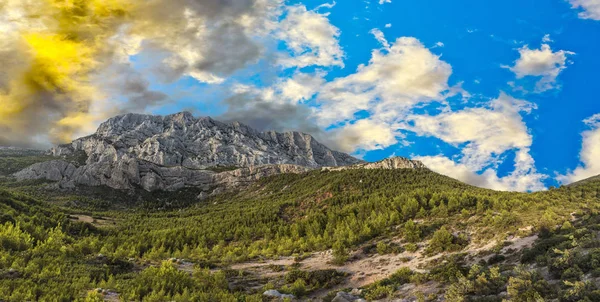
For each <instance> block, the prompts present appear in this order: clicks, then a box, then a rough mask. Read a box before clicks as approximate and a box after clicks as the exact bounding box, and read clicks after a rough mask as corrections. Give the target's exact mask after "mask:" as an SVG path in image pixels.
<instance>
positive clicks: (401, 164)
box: [323, 157, 427, 171]
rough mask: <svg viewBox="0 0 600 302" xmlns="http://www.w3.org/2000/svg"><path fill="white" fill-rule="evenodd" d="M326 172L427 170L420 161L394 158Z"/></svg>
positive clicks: (325, 168) (327, 168)
mask: <svg viewBox="0 0 600 302" xmlns="http://www.w3.org/2000/svg"><path fill="white" fill-rule="evenodd" d="M323 169H324V170H330V171H342V170H350V169H366V170H374V169H384V170H394V169H427V166H425V165H424V164H423V163H422V162H420V161H418V160H410V159H407V158H404V157H392V158H387V159H384V160H382V161H378V162H374V163H361V164H356V165H352V166H345V167H324V168H323Z"/></svg>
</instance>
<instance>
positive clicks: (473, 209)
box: [0, 169, 600, 301]
mask: <svg viewBox="0 0 600 302" xmlns="http://www.w3.org/2000/svg"><path fill="white" fill-rule="evenodd" d="M0 186H2V187H3V189H0V207H1V209H2V211H1V212H2V215H1V216H0V224H1V225H2V226H1V229H0V300H7V301H28V300H40V301H56V300H60V301H71V300H78V299H79V300H87V301H101V300H102V299H108V300H111V299H112V300H118V299H121V300H124V301H137V300H144V301H169V300H175V301H263V299H267V298H266V297H265V296H263V295H262V294H263V292H265V291H266V290H270V289H275V290H278V291H279V292H281V293H286V294H293V295H294V296H295V297H296V298H300V299H312V298H314V299H316V298H323V299H325V300H331V299H332V298H333V297H334V296H335V294H336V292H339V291H341V290H344V289H347V290H351V289H352V287H348V288H347V287H346V286H347V285H349V284H351V283H348V282H350V281H349V280H354V279H351V278H354V277H353V276H352V274H353V271H351V270H350V269H349V267H350V266H351V265H352V263H354V262H356V261H363V260H365V259H371V258H375V257H384V256H383V255H386V256H385V257H391V258H390V259H399V260H398V261H397V263H396V266H395V267H398V269H399V270H398V271H397V272H395V273H394V272H389V274H387V275H386V276H388V277H387V278H384V279H382V280H375V281H374V282H371V283H369V284H364V285H362V284H363V283H365V282H366V281H365V282H362V283H360V284H361V286H360V288H357V290H355V291H353V294H355V295H358V296H362V297H363V298H366V299H367V300H375V299H386V298H391V297H394V296H396V297H404V296H406V297H413V298H414V299H417V298H418V299H421V300H422V301H426V300H431V301H435V300H438V299H443V298H445V299H446V301H502V299H507V300H509V301H542V299H543V300H552V299H559V300H560V301H598V299H599V297H600V296H599V293H598V289H597V287H596V286H597V285H596V284H597V283H598V282H597V280H598V279H595V278H597V277H600V256H599V255H600V250H599V249H598V247H600V241H599V240H598V234H599V233H598V232H599V231H600V217H598V216H596V215H597V213H598V209H599V208H600V202H599V201H600V199H599V197H600V182H597V181H590V182H585V183H582V184H581V185H577V186H569V187H562V188H559V189H552V190H549V191H546V192H539V193H533V194H525V193H508V192H494V191H491V190H485V189H480V188H475V187H472V186H468V185H465V184H463V183H460V182H458V181H456V180H453V179H451V178H448V177H445V176H442V175H439V174H436V173H433V172H431V171H429V170H427V169H416V170H408V169H402V170H360V169H358V170H346V171H337V172H327V171H313V172H309V173H305V174H299V175H296V174H284V175H278V176H273V177H270V178H266V179H263V180H261V181H259V182H258V183H256V184H255V185H253V186H252V187H251V188H249V189H247V190H244V191H240V192H229V193H223V194H221V195H218V196H216V197H213V198H209V199H205V200H202V201H198V199H196V193H197V192H194V191H193V190H184V191H181V192H177V193H170V194H164V195H161V194H160V193H158V194H152V195H143V194H142V195H140V194H135V193H133V192H120V191H114V190H109V189H106V188H103V189H98V188H95V189H92V188H90V189H89V190H86V189H85V188H80V189H78V190H76V191H61V190H55V189H51V187H48V184H47V183H18V182H15V181H14V180H12V179H10V178H4V179H2V182H1V183H0ZM98 190H103V191H98ZM535 235H537V236H539V239H537V240H536V241H535V244H534V245H533V246H532V247H530V248H517V247H515V248H514V249H511V246H510V245H508V244H509V243H510V240H509V239H510V238H522V237H528V238H534V239H533V240H532V242H533V241H534V240H535V238H538V237H531V236H535ZM485 246H487V247H489V248H487V249H480V247H485ZM474 247H477V248H478V249H474ZM328 250H330V252H331V257H330V259H329V263H328V265H331V266H332V267H333V268H332V269H314V268H310V267H308V266H307V265H305V264H303V263H305V262H306V263H308V262H310V261H311V259H315V257H316V255H318V253H319V252H323V251H328ZM475 251H477V253H476V252H475ZM315 252H317V253H315ZM416 255H418V257H420V259H423V261H422V264H421V265H420V266H419V267H410V266H409V265H408V264H409V263H412V262H410V261H411V259H409V258H411V257H414V258H416V257H417V256H416ZM394 257H395V258H394ZM277 259H280V260H281V259H292V261H293V263H291V264H289V265H271V266H269V267H268V268H269V269H270V270H271V273H268V274H257V273H256V272H254V271H252V270H246V269H243V268H242V269H232V267H235V265H236V264H240V263H251V264H252V263H254V264H257V265H259V264H260V263H261V262H265V263H269V261H275V260H277ZM361 259H362V260H361ZM403 263H406V264H403ZM248 267H250V266H248ZM265 267H266V266H265ZM315 280H317V281H315ZM407 284H409V285H410V288H412V290H407V288H409V287H408V286H407ZM432 287H435V290H430V289H431V288H432Z"/></svg>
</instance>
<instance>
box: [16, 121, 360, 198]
mask: <svg viewBox="0 0 600 302" xmlns="http://www.w3.org/2000/svg"><path fill="white" fill-rule="evenodd" d="M51 153H52V154H53V155H55V156H57V157H80V155H81V154H84V155H85V157H87V159H86V160H85V164H84V165H81V166H79V167H75V166H74V165H73V164H71V163H69V162H67V161H51V162H45V163H40V164H35V165H33V166H31V167H29V168H27V169H25V170H23V171H21V172H18V173H16V174H15V176H16V177H17V178H18V179H21V180H22V179H48V180H52V181H58V182H59V185H60V186H61V187H73V186H77V185H84V186H102V185H104V186H108V187H111V188H115V189H132V188H134V187H136V186H139V187H142V188H144V189H145V190H148V191H155V190H168V191H174V190H178V189H181V188H183V187H192V186H193V187H202V188H206V189H207V190H208V189H209V188H211V187H213V188H214V187H218V186H219V185H223V186H230V187H235V186H238V185H242V184H244V183H248V182H252V181H254V180H256V179H258V178H261V177H265V176H270V175H274V174H279V173H302V172H305V171H308V170H309V169H314V168H319V167H324V166H346V165H352V164H357V163H362V161H360V160H358V159H356V158H354V157H352V156H350V155H347V154H344V153H341V152H336V151H332V150H330V149H328V148H327V147H326V146H324V145H322V144H321V143H319V142H317V141H316V140H315V139H314V138H313V137H312V136H310V135H308V134H304V133H299V132H286V133H277V132H273V131H270V132H258V131H256V130H254V129H252V128H250V127H248V126H245V125H243V124H240V123H231V124H226V123H221V122H218V121H215V120H213V119H211V118H209V117H205V118H199V119H197V118H194V117H193V116H192V115H191V114H190V113H178V114H174V115H168V116H152V115H141V114H127V115H123V116H118V117H114V118H111V119H109V120H108V121H106V122H104V123H103V124H102V125H100V127H99V128H98V130H97V131H96V133H94V134H92V135H90V136H87V137H83V138H80V139H77V140H75V141H73V142H72V143H70V144H67V145H61V146H58V147H56V148H53V149H52V150H51ZM222 170H226V171H222ZM216 171H222V172H220V173H217V172H216Z"/></svg>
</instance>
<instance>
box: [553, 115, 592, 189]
mask: <svg viewBox="0 0 600 302" xmlns="http://www.w3.org/2000/svg"><path fill="white" fill-rule="evenodd" d="M583 122H584V123H585V124H586V125H587V126H588V127H590V129H589V130H587V131H584V132H583V133H582V134H581V136H582V138H583V143H582V146H581V152H580V154H579V158H580V160H581V165H580V166H579V167H577V168H576V169H575V170H574V171H572V172H570V173H567V174H566V175H560V176H559V177H558V180H559V181H560V182H562V183H572V182H575V181H579V180H582V179H586V178H589V177H592V176H596V175H599V174H600V114H595V115H593V116H591V117H589V118H587V119H585V120H584V121H583Z"/></svg>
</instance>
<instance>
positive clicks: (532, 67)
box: [509, 36, 574, 92]
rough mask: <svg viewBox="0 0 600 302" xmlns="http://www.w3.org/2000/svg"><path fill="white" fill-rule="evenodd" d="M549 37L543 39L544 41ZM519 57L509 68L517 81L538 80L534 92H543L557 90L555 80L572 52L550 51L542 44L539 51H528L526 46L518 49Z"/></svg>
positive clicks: (547, 46) (546, 45) (548, 47)
mask: <svg viewBox="0 0 600 302" xmlns="http://www.w3.org/2000/svg"><path fill="white" fill-rule="evenodd" d="M547 39H549V36H546V37H544V40H547ZM519 54H520V57H519V59H518V60H517V61H516V62H515V65H514V66H512V67H509V68H510V70H511V71H512V72H514V73H515V74H516V76H517V79H522V78H525V77H538V78H540V79H539V80H538V81H537V83H536V86H535V91H536V92H544V91H547V90H550V89H554V88H557V86H556V78H557V77H558V75H559V74H560V73H561V72H562V71H563V70H564V69H566V68H567V57H568V55H573V54H574V53H573V52H569V51H564V50H559V51H556V52H554V51H552V48H551V47H550V45H548V44H542V46H541V48H540V49H530V48H529V47H528V46H527V45H525V46H523V47H522V48H521V49H519Z"/></svg>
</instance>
